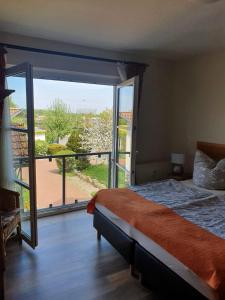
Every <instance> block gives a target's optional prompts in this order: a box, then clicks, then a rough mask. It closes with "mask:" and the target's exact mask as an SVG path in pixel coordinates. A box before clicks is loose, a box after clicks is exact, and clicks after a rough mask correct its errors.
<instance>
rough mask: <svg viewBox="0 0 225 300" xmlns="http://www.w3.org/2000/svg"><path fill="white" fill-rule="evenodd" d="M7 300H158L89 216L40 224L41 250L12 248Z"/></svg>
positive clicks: (65, 216)
mask: <svg viewBox="0 0 225 300" xmlns="http://www.w3.org/2000/svg"><path fill="white" fill-rule="evenodd" d="M7 253H8V255H7V270H6V276H5V277H6V300H31V299H32V300H49V299H54V300H59V299H63V300H64V299H65V300H70V299H71V300H83V299H84V300H92V299H95V300H97V299H107V300H111V299H116V300H120V299H121V300H122V299H125V300H126V299H129V300H130V299H131V300H134V299H135V300H136V299H151V300H153V299H154V300H155V299H158V298H156V296H153V294H152V293H151V292H150V291H149V290H148V289H145V288H144V287H142V286H141V284H140V283H139V282H138V280H136V279H134V278H132V277H131V276H130V273H129V267H128V266H127V264H126V262H125V261H124V260H123V258H122V257H121V256H120V255H119V254H118V253H117V251H116V250H114V249H113V248H112V246H111V245H110V244H109V243H108V242H107V241H106V240H105V239H102V240H101V242H100V243H98V242H97V240H96V231H95V230H94V229H93V227H92V216H90V215H87V214H86V212H85V211H79V212H74V213H67V214H63V215H59V216H53V217H48V218H43V219H40V220H39V246H38V247H37V248H36V250H32V249H30V248H29V247H28V246H27V245H26V244H25V243H23V246H22V247H21V248H20V246H19V245H18V244H17V243H15V242H10V243H9V244H8V248H7Z"/></svg>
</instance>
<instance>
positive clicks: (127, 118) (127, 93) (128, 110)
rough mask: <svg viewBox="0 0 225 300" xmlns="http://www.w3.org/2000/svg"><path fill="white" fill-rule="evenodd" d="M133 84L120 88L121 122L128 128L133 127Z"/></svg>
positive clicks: (119, 123)
mask: <svg viewBox="0 0 225 300" xmlns="http://www.w3.org/2000/svg"><path fill="white" fill-rule="evenodd" d="M133 94H134V87H133V85H129V86H124V87H121V88H120V89H119V122H118V125H123V126H125V127H127V128H129V127H131V124H132V120H133V99H134V95H133Z"/></svg>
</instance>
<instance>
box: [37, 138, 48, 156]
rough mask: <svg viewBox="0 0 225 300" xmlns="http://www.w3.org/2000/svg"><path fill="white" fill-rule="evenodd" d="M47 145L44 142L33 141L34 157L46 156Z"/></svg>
mask: <svg viewBox="0 0 225 300" xmlns="http://www.w3.org/2000/svg"><path fill="white" fill-rule="evenodd" d="M47 152H48V143H47V142H46V141H41V140H37V141H35V155H36V156H43V155H47Z"/></svg>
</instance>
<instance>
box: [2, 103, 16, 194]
mask: <svg viewBox="0 0 225 300" xmlns="http://www.w3.org/2000/svg"><path fill="white" fill-rule="evenodd" d="M0 170H1V174H0V186H1V187H3V188H6V189H10V190H12V189H13V188H14V184H13V157H12V141H11V130H10V109H9V98H6V99H5V100H4V109H3V115H2V126H1V134H0Z"/></svg>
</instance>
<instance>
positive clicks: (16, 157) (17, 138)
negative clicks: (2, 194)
mask: <svg viewBox="0 0 225 300" xmlns="http://www.w3.org/2000/svg"><path fill="white" fill-rule="evenodd" d="M11 141H12V154H13V166H14V171H15V176H16V178H18V179H19V180H21V181H23V182H25V183H27V184H28V185H29V159H28V135H27V133H24V132H18V131H13V130H12V131H11Z"/></svg>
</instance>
